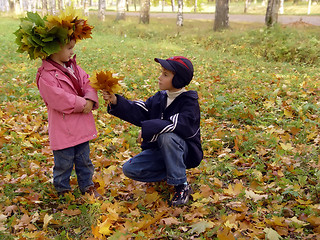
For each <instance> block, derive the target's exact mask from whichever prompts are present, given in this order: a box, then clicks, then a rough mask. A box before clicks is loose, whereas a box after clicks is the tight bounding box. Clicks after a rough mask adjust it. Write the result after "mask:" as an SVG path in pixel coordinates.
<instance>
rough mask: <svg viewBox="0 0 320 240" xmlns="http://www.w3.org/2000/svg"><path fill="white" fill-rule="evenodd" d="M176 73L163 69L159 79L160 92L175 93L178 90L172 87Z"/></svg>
mask: <svg viewBox="0 0 320 240" xmlns="http://www.w3.org/2000/svg"><path fill="white" fill-rule="evenodd" d="M173 77H174V72H172V71H170V70H168V69H165V68H163V67H161V75H160V76H159V77H158V80H159V88H160V90H168V91H175V90H177V89H176V88H174V87H173V86H172V79H173Z"/></svg>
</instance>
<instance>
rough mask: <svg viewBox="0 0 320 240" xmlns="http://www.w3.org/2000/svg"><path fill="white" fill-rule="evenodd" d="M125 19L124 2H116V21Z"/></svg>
mask: <svg viewBox="0 0 320 240" xmlns="http://www.w3.org/2000/svg"><path fill="white" fill-rule="evenodd" d="M125 18H126V0H117V16H116V21H120V20H124V19H125Z"/></svg>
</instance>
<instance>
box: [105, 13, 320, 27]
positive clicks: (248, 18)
mask: <svg viewBox="0 0 320 240" xmlns="http://www.w3.org/2000/svg"><path fill="white" fill-rule="evenodd" d="M107 14H110V15H115V14H116V13H115V12H107ZM139 14H140V13H139V12H126V15H127V16H139ZM183 16H184V18H185V19H197V20H201V19H207V20H210V19H212V20H214V13H201V14H200V13H199V14H196V13H184V14H183ZM150 17H151V18H176V17H177V14H176V13H150ZM264 19H265V16H264V15H231V14H230V15H229V21H230V22H251V23H253V22H256V23H264ZM300 20H301V21H302V22H304V23H308V24H312V25H316V26H320V16H306V15H301V16H293V15H281V16H279V18H278V21H279V23H282V24H290V23H294V22H298V21H300Z"/></svg>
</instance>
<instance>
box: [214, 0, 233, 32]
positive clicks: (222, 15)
mask: <svg viewBox="0 0 320 240" xmlns="http://www.w3.org/2000/svg"><path fill="white" fill-rule="evenodd" d="M228 27H229V0H216V12H215V17H214V26H213V30H214V31H219V30H222V29H226V28H228Z"/></svg>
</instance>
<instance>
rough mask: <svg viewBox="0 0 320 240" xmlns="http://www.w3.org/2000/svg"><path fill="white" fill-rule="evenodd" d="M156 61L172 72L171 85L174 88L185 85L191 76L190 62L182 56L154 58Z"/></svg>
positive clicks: (191, 67) (191, 66)
mask: <svg viewBox="0 0 320 240" xmlns="http://www.w3.org/2000/svg"><path fill="white" fill-rule="evenodd" d="M154 60H155V61H156V62H158V63H160V64H161V66H162V67H164V68H165V69H168V70H170V71H172V72H174V77H173V79H172V86H173V87H175V88H183V87H185V86H187V85H188V84H189V83H190V82H191V80H192V78H193V65H192V62H191V61H190V60H189V59H188V58H186V57H182V56H175V57H171V58H168V59H166V60H164V59H160V58H155V59H154Z"/></svg>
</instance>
